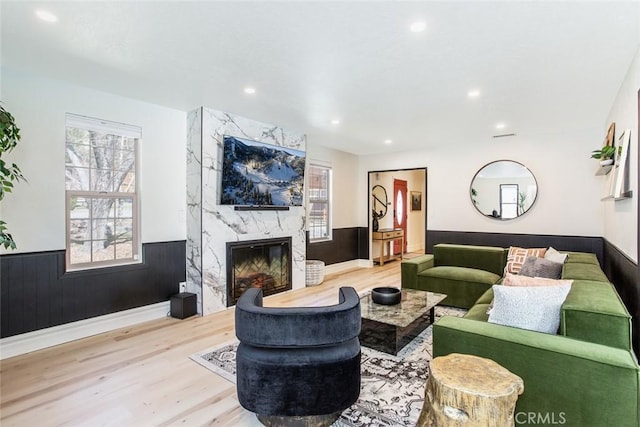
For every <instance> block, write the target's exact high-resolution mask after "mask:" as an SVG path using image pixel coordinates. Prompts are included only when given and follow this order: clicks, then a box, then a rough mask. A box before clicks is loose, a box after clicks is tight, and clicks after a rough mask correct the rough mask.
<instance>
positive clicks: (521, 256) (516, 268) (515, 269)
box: [503, 246, 547, 274]
mask: <svg viewBox="0 0 640 427" xmlns="http://www.w3.org/2000/svg"><path fill="white" fill-rule="evenodd" d="M546 251H547V248H529V249H527V248H520V247H518V246H511V247H510V248H509V252H508V253H507V264H506V265H505V267H504V272H503V273H504V274H507V273H511V274H518V273H519V272H520V269H521V268H522V264H524V260H525V259H526V258H527V257H529V256H535V257H543V256H544V254H545V252H546Z"/></svg>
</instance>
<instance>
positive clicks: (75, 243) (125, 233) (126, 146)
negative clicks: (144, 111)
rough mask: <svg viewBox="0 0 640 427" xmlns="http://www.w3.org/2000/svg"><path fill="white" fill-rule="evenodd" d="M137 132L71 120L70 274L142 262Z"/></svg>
mask: <svg viewBox="0 0 640 427" xmlns="http://www.w3.org/2000/svg"><path fill="white" fill-rule="evenodd" d="M140 137H141V129H140V128H139V127H136V126H130V125H125V124H121V123H114V122H108V121H105V120H98V119H93V118H88V117H83V116H77V115H74V114H67V122H66V143H65V155H66V161H65V164H66V165H65V167H66V175H65V183H66V218H67V269H83V268H92V267H100V266H109V265H119V264H128V263H134V262H139V252H140V250H139V240H140V239H139V235H140V233H139V227H138V191H137V181H138V180H137V170H138V168H137V150H138V141H139V139H140Z"/></svg>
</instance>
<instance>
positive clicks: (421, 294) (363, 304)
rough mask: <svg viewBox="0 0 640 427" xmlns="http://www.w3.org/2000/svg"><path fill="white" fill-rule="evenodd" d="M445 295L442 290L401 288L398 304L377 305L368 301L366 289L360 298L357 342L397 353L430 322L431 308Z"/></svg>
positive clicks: (369, 298)
mask: <svg viewBox="0 0 640 427" xmlns="http://www.w3.org/2000/svg"><path fill="white" fill-rule="evenodd" d="M446 297H447V296H446V295H444V294H436V293H433V292H425V291H419V290H416V289H402V300H401V301H400V303H399V304H395V305H380V304H376V303H374V302H373V301H371V293H368V294H367V295H365V296H363V297H361V298H360V310H361V312H362V329H361V331H360V344H362V345H364V346H365V347H369V348H373V349H375V350H379V351H383V352H385V353H389V354H393V355H397V354H398V352H399V351H400V350H402V348H403V347H404V346H406V345H407V344H409V342H411V341H412V340H413V339H414V338H415V337H417V336H418V335H419V334H420V332H422V331H424V330H425V329H426V328H427V326H429V325H430V324H432V323H433V320H434V309H435V307H436V305H438V304H439V303H440V302H441V301H442V300H443V299H445V298H446Z"/></svg>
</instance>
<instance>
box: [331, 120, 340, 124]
mask: <svg viewBox="0 0 640 427" xmlns="http://www.w3.org/2000/svg"><path fill="white" fill-rule="evenodd" d="M331 124H332V125H339V124H340V120H338V119H333V120H331Z"/></svg>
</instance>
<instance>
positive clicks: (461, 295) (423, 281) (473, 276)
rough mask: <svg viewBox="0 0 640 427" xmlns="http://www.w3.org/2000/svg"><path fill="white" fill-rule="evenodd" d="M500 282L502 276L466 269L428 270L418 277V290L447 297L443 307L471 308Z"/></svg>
mask: <svg viewBox="0 0 640 427" xmlns="http://www.w3.org/2000/svg"><path fill="white" fill-rule="evenodd" d="M498 280H500V276H498V275H497V274H494V273H490V272H488V271H484V270H477V269H474V268H466V267H452V266H440V267H432V268H428V269H426V270H424V271H422V272H420V273H418V277H417V280H416V282H417V289H421V290H423V291H430V292H437V293H441V294H445V295H447V298H445V299H444V300H443V301H442V303H441V304H442V305H449V306H453V307H462V308H470V307H471V306H472V305H473V304H474V303H475V302H476V300H477V299H478V298H480V296H481V295H482V294H483V293H484V292H485V291H486V290H487V289H489V288H490V287H491V285H493V284H494V283H496V282H497V281H498Z"/></svg>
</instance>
